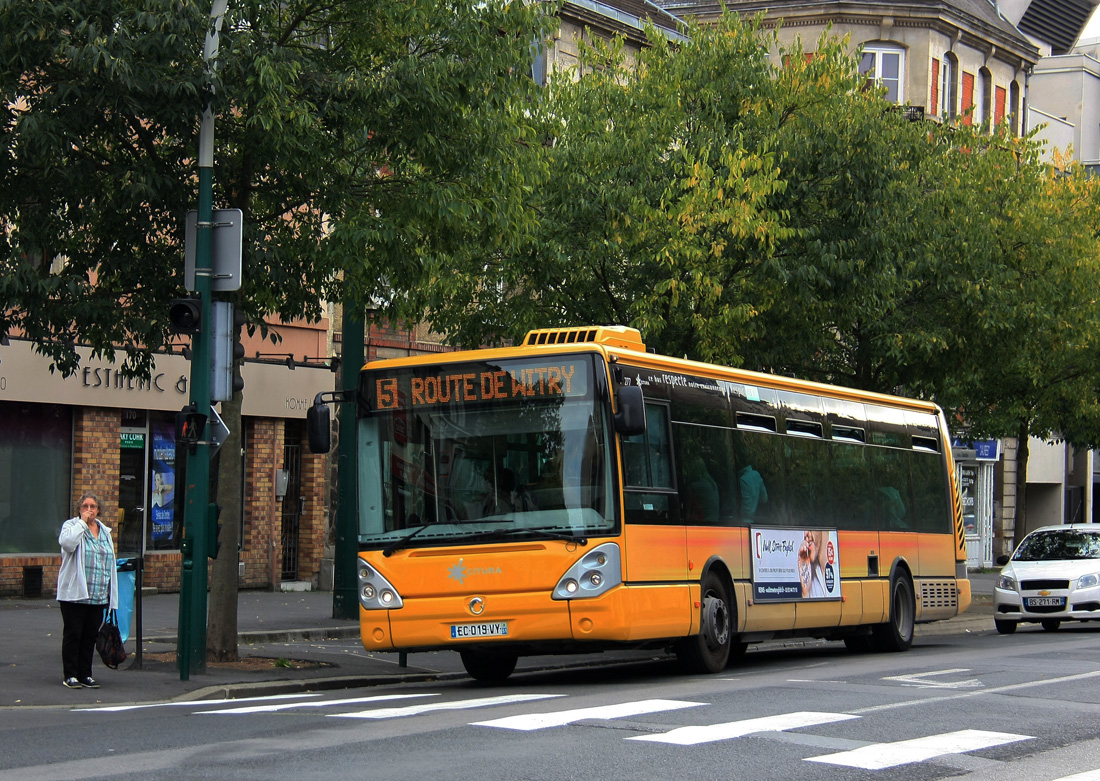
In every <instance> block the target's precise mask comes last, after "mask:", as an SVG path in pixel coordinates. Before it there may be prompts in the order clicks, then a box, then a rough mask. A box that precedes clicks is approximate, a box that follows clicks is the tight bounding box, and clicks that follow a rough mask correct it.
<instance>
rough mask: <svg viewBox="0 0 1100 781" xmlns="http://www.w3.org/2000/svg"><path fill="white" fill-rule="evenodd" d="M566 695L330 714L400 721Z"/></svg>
mask: <svg viewBox="0 0 1100 781" xmlns="http://www.w3.org/2000/svg"><path fill="white" fill-rule="evenodd" d="M564 696H565V695H564V694H509V695H504V696H501V697H480V698H478V699H474V700H456V701H453V702H432V703H427V704H424V705H407V706H405V707H402V708H376V709H374V710H364V711H358V712H357V713H329V714H328V716H329V717H331V718H337V719H398V718H402V717H404V716H419V715H420V714H421V713H431V712H433V711H442V710H464V709H466V708H485V707H488V706H490V705H510V704H512V703H516V702H531V701H533V700H547V699H553V698H555V697H564Z"/></svg>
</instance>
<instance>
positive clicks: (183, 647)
mask: <svg viewBox="0 0 1100 781" xmlns="http://www.w3.org/2000/svg"><path fill="white" fill-rule="evenodd" d="M228 4H229V0H214V4H213V7H212V8H211V10H210V26H209V28H208V29H207V33H206V43H205V47H204V51H203V59H204V61H205V66H206V74H207V77H208V78H209V80H210V84H209V96H208V97H209V99H208V101H207V104H206V109H205V110H204V111H203V115H202V125H201V126H200V128H199V208H198V221H197V223H198V224H197V226H196V232H195V292H196V293H197V294H198V297H199V299H200V301H201V306H202V314H201V316H200V320H199V323H200V329H199V333H197V334H195V335H194V337H193V338H192V340H191V402H192V404H193V405H194V410H195V412H197V413H199V414H200V415H205V416H206V418H207V420H209V418H210V360H211V350H212V345H211V335H212V331H213V307H212V305H211V300H210V293H211V285H210V275H211V273H212V271H213V268H214V262H213V229H214V226H213V221H214V86H213V76H214V66H215V61H216V60H217V56H218V31H219V30H220V28H221V24H222V20H223V18H224V17H225V11H226V8H227V6H228ZM209 430H210V427H209V425H207V426H206V427H205V428H204V429H203V431H202V432H201V434H200V436H199V442H198V444H196V445H194V446H192V447H189V448H188V450H187V482H186V486H185V491H186V493H185V496H184V512H183V524H184V531H183V535H184V538H183V540H182V541H181V543H180V551H181V554H182V563H181V572H180V617H179V626H178V635H177V639H176V665H177V667H178V668H179V672H180V680H181V681H186V680H188V679H189V678H190V676H191V673H202V672H206V590H207V568H206V556H207V542H208V541H207V539H206V536H207V520H206V519H207V513H208V512H209V504H210V437H209V433H208V432H209Z"/></svg>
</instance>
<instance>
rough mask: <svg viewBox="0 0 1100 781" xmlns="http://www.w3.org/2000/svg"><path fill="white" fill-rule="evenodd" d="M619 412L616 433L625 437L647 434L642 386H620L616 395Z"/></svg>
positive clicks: (616, 416) (616, 418) (616, 420)
mask: <svg viewBox="0 0 1100 781" xmlns="http://www.w3.org/2000/svg"><path fill="white" fill-rule="evenodd" d="M615 398H616V401H617V402H618V407H619V409H618V411H617V412H616V413H615V418H614V421H615V431H617V432H619V433H620V434H622V435H624V436H628V437H630V436H636V435H638V434H644V433H645V399H644V398H642V388H641V386H640V385H620V386H619V392H618V393H617V394H615Z"/></svg>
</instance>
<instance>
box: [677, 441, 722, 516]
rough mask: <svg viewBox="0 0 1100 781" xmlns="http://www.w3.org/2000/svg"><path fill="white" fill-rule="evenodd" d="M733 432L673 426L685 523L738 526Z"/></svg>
mask: <svg viewBox="0 0 1100 781" xmlns="http://www.w3.org/2000/svg"><path fill="white" fill-rule="evenodd" d="M730 433H731V432H730V430H729V429H726V428H715V427H711V426H692V425H685V424H682V423H677V424H675V425H674V426H673V434H674V444H675V449H676V463H677V465H678V466H679V468H680V480H679V486H680V507H681V515H682V517H683V519H684V523H688V524H701V525H705V526H717V525H719V524H721V525H724V526H731V525H736V524H737V523H738V521H737V505H738V503H737V488H736V475H734V474H733V471H732V469H733V455H732V451H731V447H730Z"/></svg>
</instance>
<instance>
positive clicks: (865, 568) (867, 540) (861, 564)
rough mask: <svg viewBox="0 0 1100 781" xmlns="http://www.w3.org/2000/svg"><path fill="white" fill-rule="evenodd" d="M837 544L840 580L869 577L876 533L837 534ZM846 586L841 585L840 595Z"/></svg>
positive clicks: (877, 551)
mask: <svg viewBox="0 0 1100 781" xmlns="http://www.w3.org/2000/svg"><path fill="white" fill-rule="evenodd" d="M837 544H838V545H839V546H840V552H839V554H838V555H839V556H840V577H841V579H842V580H847V579H849V578H865V577H867V576H868V575H870V574H871V573H870V564H869V563H868V562H869V560H870V558H871V557H872V556H877V555H878V553H879V549H878V545H879V542H878V532H877V531H847V530H841V531H839V532H838V533H837ZM846 585H847V584H846V583H842V584H841V594H844V588H845V586H846Z"/></svg>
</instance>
